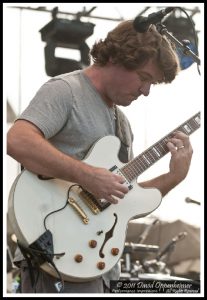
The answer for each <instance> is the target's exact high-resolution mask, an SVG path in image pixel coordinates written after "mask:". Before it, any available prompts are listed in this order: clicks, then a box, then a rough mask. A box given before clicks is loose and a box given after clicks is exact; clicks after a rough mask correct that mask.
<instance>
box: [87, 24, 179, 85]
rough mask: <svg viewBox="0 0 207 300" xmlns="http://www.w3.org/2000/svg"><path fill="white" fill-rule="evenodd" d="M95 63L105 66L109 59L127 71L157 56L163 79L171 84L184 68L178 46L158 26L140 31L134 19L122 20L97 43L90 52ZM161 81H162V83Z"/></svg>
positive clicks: (155, 58) (156, 59)
mask: <svg viewBox="0 0 207 300" xmlns="http://www.w3.org/2000/svg"><path fill="white" fill-rule="evenodd" d="M90 54H91V57H92V60H93V62H94V63H95V64H96V65H99V66H105V65H106V64H107V62H108V61H109V59H111V60H112V62H113V63H114V64H118V65H121V66H123V67H125V68H126V69H127V70H136V69H137V68H139V67H141V66H143V65H144V64H146V63H147V62H148V60H149V59H151V58H152V59H154V60H155V61H156V63H157V65H158V67H159V68H160V70H161V71H162V72H163V75H164V76H163V80H162V82H165V83H170V82H171V81H172V80H173V79H174V78H175V76H176V75H177V73H178V71H179V70H180V64H179V59H178V56H177V54H176V51H175V46H174V45H173V44H172V43H171V41H169V40H168V39H167V38H166V37H165V36H163V35H161V34H160V33H159V32H158V31H157V30H156V27H155V26H154V25H151V26H150V28H149V29H148V31H146V32H144V33H139V32H136V31H135V29H134V27H133V21H131V20H128V21H124V22H122V23H120V24H119V25H118V26H117V27H116V28H115V29H114V30H112V31H110V32H109V33H108V35H107V37H106V38H105V40H100V41H99V42H97V43H95V44H94V46H93V47H92V49H91V51H90ZM160 83H161V82H160Z"/></svg>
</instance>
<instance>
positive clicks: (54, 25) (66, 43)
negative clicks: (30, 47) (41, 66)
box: [39, 7, 95, 76]
mask: <svg viewBox="0 0 207 300" xmlns="http://www.w3.org/2000/svg"><path fill="white" fill-rule="evenodd" d="M57 12H58V8H57V7H56V8H54V9H53V11H52V18H53V19H52V20H51V21H50V22H49V23H48V24H46V25H45V26H44V27H43V28H41V29H40V30H39V31H40V33H41V38H42V41H44V42H46V46H45V69H46V73H47V75H48V76H56V75H60V74H63V73H67V72H72V71H74V70H78V69H82V67H83V66H88V65H89V64H90V60H89V50H90V49H89V47H88V45H87V44H86V42H85V40H86V39H87V38H88V37H90V36H91V35H92V34H93V30H94V26H95V25H94V24H93V23H89V22H82V21H80V19H79V18H77V19H75V20H69V19H63V18H57ZM57 47H62V48H69V49H76V50H78V51H80V57H81V59H80V61H77V60H74V59H73V58H71V59H69V58H61V57H56V56H55V49H56V48H57Z"/></svg>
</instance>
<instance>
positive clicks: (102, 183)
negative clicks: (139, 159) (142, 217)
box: [7, 120, 128, 203]
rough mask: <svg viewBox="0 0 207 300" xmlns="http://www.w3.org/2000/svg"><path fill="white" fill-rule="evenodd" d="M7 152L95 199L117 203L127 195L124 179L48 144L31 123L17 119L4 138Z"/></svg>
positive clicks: (39, 172)
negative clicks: (84, 190)
mask: <svg viewBox="0 0 207 300" xmlns="http://www.w3.org/2000/svg"><path fill="white" fill-rule="evenodd" d="M7 153H8V155H10V156H11V157H13V158H14V159H15V160H17V161H18V162H20V163H21V164H22V165H23V166H24V167H25V168H26V169H27V170H30V171H32V172H33V173H36V174H41V175H45V176H49V177H55V178H60V179H63V180H67V181H71V182H75V183H78V184H80V185H81V186H83V187H84V188H85V189H86V190H88V191H89V192H91V193H92V194H93V195H94V196H96V197H97V198H98V199H101V198H104V199H106V200H108V201H109V202H112V203H117V200H116V199H114V198H113V196H116V197H118V198H123V197H124V195H125V193H127V192H128V189H127V187H126V186H124V185H123V182H124V179H123V178H122V177H121V176H119V175H116V174H113V173H111V172H110V171H108V170H106V169H104V168H96V167H93V166H90V165H88V164H86V163H84V162H82V161H79V160H76V159H74V158H72V157H70V156H69V155H66V154H64V153H62V152H61V151H59V150H58V149H56V148H55V147H54V146H53V145H51V144H50V143H49V142H48V141H47V140H46V139H45V138H44V135H43V133H42V132H41V131H40V130H39V129H38V128H37V127H36V126H35V125H34V124H32V123H30V122H28V121H25V120H17V121H16V122H15V124H14V125H13V126H12V127H11V129H10V130H9V132H8V135H7Z"/></svg>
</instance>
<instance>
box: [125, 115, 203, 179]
mask: <svg viewBox="0 0 207 300" xmlns="http://www.w3.org/2000/svg"><path fill="white" fill-rule="evenodd" d="M199 127H200V112H199V113H197V114H196V115H194V116H193V117H192V118H190V119H189V120H187V121H186V122H184V123H183V124H181V125H180V126H179V127H177V128H176V129H174V130H173V131H171V132H170V133H169V134H168V135H166V136H165V137H164V138H162V139H160V140H159V141H158V142H157V143H155V144H154V145H152V146H151V147H149V148H148V149H147V150H145V151H144V152H142V153H141V154H140V155H138V156H137V157H135V158H134V159H133V160H131V161H130V162H128V163H127V164H126V165H125V166H124V167H122V168H121V169H120V170H121V172H122V173H123V174H124V176H126V178H127V179H128V180H129V182H130V181H132V180H134V179H135V178H137V177H138V176H139V175H141V174H142V173H143V172H144V171H145V170H147V169H148V168H149V167H151V166H152V165H153V164H154V163H155V162H156V161H158V160H159V159H160V158H162V157H163V156H164V155H165V154H167V153H168V152H169V149H168V147H167V142H168V140H169V138H171V137H172V135H173V133H174V132H175V131H182V132H184V133H185V134H187V135H190V134H191V133H193V132H194V131H195V130H197V129H198V128H199Z"/></svg>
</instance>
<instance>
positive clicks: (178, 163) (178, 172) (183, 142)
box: [139, 132, 193, 197]
mask: <svg viewBox="0 0 207 300" xmlns="http://www.w3.org/2000/svg"><path fill="white" fill-rule="evenodd" d="M167 146H168V148H169V150H170V152H171V160H170V166H169V172H168V173H166V174H163V175H160V176H158V177H156V178H154V179H151V180H149V181H145V182H141V183H139V185H140V186H142V187H155V188H157V189H159V190H160V192H161V194H162V196H163V197H164V196H165V195H166V194H167V193H168V192H169V191H170V190H172V189H173V188H174V187H175V186H176V185H178V184H179V183H180V182H181V181H182V180H184V179H185V177H186V176H187V174H188V171H189V168H190V163H191V158H192V154H193V149H192V146H191V144H190V140H189V137H188V136H187V135H186V134H184V133H182V132H176V133H175V135H174V137H173V138H171V139H170V140H169V142H168V143H167ZM183 146H184V147H183ZM179 148H180V149H179Z"/></svg>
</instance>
